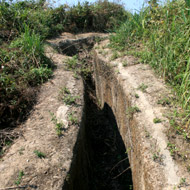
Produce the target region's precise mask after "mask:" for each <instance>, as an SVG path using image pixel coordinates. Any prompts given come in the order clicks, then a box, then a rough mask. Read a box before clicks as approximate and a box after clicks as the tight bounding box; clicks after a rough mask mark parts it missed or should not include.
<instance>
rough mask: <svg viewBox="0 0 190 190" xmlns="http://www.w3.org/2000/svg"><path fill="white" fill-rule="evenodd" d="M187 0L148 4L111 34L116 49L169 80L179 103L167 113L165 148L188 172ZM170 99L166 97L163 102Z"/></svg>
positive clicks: (189, 59) (189, 30)
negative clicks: (182, 163) (135, 57)
mask: <svg viewBox="0 0 190 190" xmlns="http://www.w3.org/2000/svg"><path fill="white" fill-rule="evenodd" d="M189 8H190V1H186V2H185V1H181V0H176V1H172V2H168V3H166V4H165V5H163V6H158V4H156V3H155V2H154V1H151V2H150V4H149V7H147V8H144V9H142V10H141V11H140V13H139V14H134V15H130V18H129V19H128V20H127V21H126V22H125V23H124V24H123V25H122V26H121V27H120V28H119V29H118V30H117V31H116V35H112V36H111V44H110V46H112V47H113V48H115V49H117V50H120V51H121V50H122V51H124V52H125V51H126V52H127V53H128V54H133V55H135V56H137V57H139V59H140V61H141V62H142V63H147V64H150V65H151V66H152V67H153V68H154V69H155V71H156V73H159V75H160V76H162V77H163V78H164V79H165V81H166V82H167V83H169V84H170V85H171V86H172V87H173V89H174V91H175V93H176V94H177V100H174V101H173V104H174V105H176V102H177V105H180V107H181V108H182V109H180V110H179V109H177V110H175V111H174V113H173V114H172V115H171V116H170V124H171V128H170V129H169V131H168V137H169V143H168V148H169V150H170V152H171V154H172V156H173V157H174V158H179V160H181V161H185V165H186V167H187V169H188V171H190V154H189V152H190V151H189V139H190V56H189V55H190V9H189ZM170 101H171V100H168V99H167V98H166V99H165V103H167V102H170Z"/></svg>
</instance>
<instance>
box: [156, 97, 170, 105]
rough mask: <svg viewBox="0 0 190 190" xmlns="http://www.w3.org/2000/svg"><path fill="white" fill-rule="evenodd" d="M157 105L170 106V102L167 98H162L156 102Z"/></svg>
mask: <svg viewBox="0 0 190 190" xmlns="http://www.w3.org/2000/svg"><path fill="white" fill-rule="evenodd" d="M157 103H158V104H161V105H162V106H166V105H170V104H171V102H170V100H169V99H168V98H162V99H160V100H158V102H157Z"/></svg>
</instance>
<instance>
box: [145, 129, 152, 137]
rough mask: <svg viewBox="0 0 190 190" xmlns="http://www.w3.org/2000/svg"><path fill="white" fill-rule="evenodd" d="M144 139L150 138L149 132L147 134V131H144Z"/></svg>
mask: <svg viewBox="0 0 190 190" xmlns="http://www.w3.org/2000/svg"><path fill="white" fill-rule="evenodd" d="M145 137H146V138H150V137H151V136H150V132H148V131H147V130H145Z"/></svg>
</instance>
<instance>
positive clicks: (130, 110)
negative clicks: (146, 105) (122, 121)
mask: <svg viewBox="0 0 190 190" xmlns="http://www.w3.org/2000/svg"><path fill="white" fill-rule="evenodd" d="M138 112H141V110H140V109H139V108H138V107H137V106H133V107H129V108H128V110H126V114H127V116H129V118H131V117H132V116H133V114H134V113H138Z"/></svg>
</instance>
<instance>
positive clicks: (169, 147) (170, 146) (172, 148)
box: [167, 143, 178, 156]
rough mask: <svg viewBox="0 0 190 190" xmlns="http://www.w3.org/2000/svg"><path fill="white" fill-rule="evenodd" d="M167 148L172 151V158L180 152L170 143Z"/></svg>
mask: <svg viewBox="0 0 190 190" xmlns="http://www.w3.org/2000/svg"><path fill="white" fill-rule="evenodd" d="M167 147H168V149H169V151H170V154H171V156H174V154H175V153H176V152H177V151H178V150H177V148H176V146H175V144H172V143H168V145H167Z"/></svg>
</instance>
